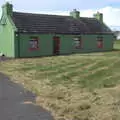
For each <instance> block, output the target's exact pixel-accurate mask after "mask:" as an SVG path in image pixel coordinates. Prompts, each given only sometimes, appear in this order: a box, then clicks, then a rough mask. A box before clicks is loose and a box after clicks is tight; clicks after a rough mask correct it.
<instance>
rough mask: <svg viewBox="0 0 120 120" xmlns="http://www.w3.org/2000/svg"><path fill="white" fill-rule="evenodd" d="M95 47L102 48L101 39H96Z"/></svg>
mask: <svg viewBox="0 0 120 120" xmlns="http://www.w3.org/2000/svg"><path fill="white" fill-rule="evenodd" d="M97 47H98V48H103V38H102V37H98V40H97Z"/></svg>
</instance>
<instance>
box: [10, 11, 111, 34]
mask: <svg viewBox="0 0 120 120" xmlns="http://www.w3.org/2000/svg"><path fill="white" fill-rule="evenodd" d="M12 19H13V21H14V23H15V25H16V27H17V28H18V30H19V32H30V33H58V34H82V33H88V34H89V33H94V34H95V33H111V30H110V29H109V28H108V27H107V26H105V25H104V24H102V23H100V22H99V21H98V20H97V19H95V18H85V17H80V19H75V18H73V17H71V16H58V15H47V14H32V13H20V12H13V17H12Z"/></svg>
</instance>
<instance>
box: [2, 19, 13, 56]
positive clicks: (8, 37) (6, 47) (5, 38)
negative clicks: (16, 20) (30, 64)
mask: <svg viewBox="0 0 120 120" xmlns="http://www.w3.org/2000/svg"><path fill="white" fill-rule="evenodd" d="M0 52H2V53H4V54H5V55H6V56H8V57H15V50H14V29H13V26H12V25H11V22H10V21H9V18H7V17H6V25H0Z"/></svg>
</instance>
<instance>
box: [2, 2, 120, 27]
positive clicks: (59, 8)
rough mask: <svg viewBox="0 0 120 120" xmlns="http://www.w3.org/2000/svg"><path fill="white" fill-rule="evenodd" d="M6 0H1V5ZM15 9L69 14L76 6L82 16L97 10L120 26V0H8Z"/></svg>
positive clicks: (107, 20)
mask: <svg viewBox="0 0 120 120" xmlns="http://www.w3.org/2000/svg"><path fill="white" fill-rule="evenodd" d="M5 1H6V0H0V6H2V4H4V3H5ZM8 1H12V4H13V6H14V10H16V11H25V12H38V13H47V14H48V13H49V14H50V13H51V14H61V15H62V14H63V15H69V12H70V11H71V10H72V9H74V8H76V9H78V10H79V11H80V12H81V16H88V17H91V16H92V14H93V13H95V12H96V11H100V12H102V13H103V14H104V21H105V23H106V24H107V25H109V26H120V22H119V21H118V19H120V0H8ZM0 12H1V10H0Z"/></svg>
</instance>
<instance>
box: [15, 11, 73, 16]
mask: <svg viewBox="0 0 120 120" xmlns="http://www.w3.org/2000/svg"><path fill="white" fill-rule="evenodd" d="M13 13H18V14H29V15H46V16H58V17H71V16H67V15H55V14H43V13H32V12H17V11H13Z"/></svg>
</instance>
